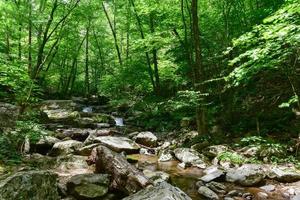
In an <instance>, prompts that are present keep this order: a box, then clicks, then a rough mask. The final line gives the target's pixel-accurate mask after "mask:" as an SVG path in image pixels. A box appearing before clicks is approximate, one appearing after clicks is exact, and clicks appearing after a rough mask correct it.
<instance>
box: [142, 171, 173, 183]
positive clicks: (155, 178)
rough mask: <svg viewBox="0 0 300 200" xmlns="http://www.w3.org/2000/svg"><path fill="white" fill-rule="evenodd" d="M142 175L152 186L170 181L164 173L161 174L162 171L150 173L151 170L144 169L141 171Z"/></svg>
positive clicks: (168, 176)
mask: <svg viewBox="0 0 300 200" xmlns="http://www.w3.org/2000/svg"><path fill="white" fill-rule="evenodd" d="M143 173H144V174H145V176H146V177H147V178H149V179H150V180H151V181H152V182H153V183H154V184H157V183H160V182H163V181H166V182H168V181H169V180H170V175H169V174H167V173H165V172H162V171H151V170H147V169H145V170H144V171H143Z"/></svg>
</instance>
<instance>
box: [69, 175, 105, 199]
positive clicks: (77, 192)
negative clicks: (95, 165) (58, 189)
mask: <svg viewBox="0 0 300 200" xmlns="http://www.w3.org/2000/svg"><path fill="white" fill-rule="evenodd" d="M108 187H109V176H108V175H107V174H78V175H75V176H72V177H71V178H70V180H69V181H68V182H67V192H68V194H71V195H72V196H74V197H76V199H99V198H101V197H103V196H105V195H106V194H107V192H108Z"/></svg>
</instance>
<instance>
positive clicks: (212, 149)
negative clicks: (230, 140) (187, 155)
mask: <svg viewBox="0 0 300 200" xmlns="http://www.w3.org/2000/svg"><path fill="white" fill-rule="evenodd" d="M226 151H230V149H229V148H228V147H227V146H225V145H214V146H209V147H207V148H206V149H204V150H203V154H204V155H206V156H207V157H210V158H214V157H217V156H218V155H219V154H220V153H223V152H226Z"/></svg>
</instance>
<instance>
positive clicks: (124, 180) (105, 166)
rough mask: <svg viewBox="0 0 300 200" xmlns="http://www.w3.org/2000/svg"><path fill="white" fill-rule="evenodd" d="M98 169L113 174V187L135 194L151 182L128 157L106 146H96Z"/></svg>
mask: <svg viewBox="0 0 300 200" xmlns="http://www.w3.org/2000/svg"><path fill="white" fill-rule="evenodd" d="M95 161H96V171H97V172H100V173H107V174H110V175H111V188H113V189H117V190H119V191H122V192H124V193H125V194H133V193H135V192H137V191H139V190H141V189H143V188H145V187H147V186H148V185H149V184H150V181H149V179H148V178H147V177H146V176H145V175H144V174H143V173H141V172H140V171H139V170H138V169H137V168H136V167H134V166H133V165H131V164H130V163H128V162H127V160H126V158H125V157H124V156H122V155H120V154H118V153H116V152H113V151H112V150H110V149H109V148H107V147H105V146H99V147H97V148H96V158H95Z"/></svg>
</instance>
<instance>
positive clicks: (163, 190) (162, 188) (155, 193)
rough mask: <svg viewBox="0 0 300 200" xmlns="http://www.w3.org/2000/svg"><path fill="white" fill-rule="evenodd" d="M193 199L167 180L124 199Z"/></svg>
mask: <svg viewBox="0 0 300 200" xmlns="http://www.w3.org/2000/svg"><path fill="white" fill-rule="evenodd" d="M146 199H147V200H148V199H149V200H150V199H151V200H192V199H191V198H190V197H189V196H188V195H186V194H185V193H184V192H183V191H181V190H180V189H179V188H177V187H174V186H172V185H170V184H168V183H166V182H162V183H160V184H158V185H156V186H154V187H147V188H146V189H143V190H141V191H139V192H137V193H135V194H133V195H131V196H129V197H126V198H124V199H123V200H146Z"/></svg>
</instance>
